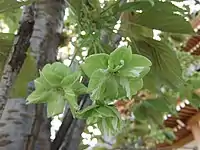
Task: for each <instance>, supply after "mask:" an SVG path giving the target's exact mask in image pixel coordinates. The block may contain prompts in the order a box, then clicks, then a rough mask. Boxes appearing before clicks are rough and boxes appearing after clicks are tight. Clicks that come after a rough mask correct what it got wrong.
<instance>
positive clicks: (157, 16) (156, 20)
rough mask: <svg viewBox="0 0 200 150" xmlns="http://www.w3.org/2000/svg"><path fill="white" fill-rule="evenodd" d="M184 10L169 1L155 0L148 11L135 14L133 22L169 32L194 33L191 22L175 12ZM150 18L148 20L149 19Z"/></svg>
mask: <svg viewBox="0 0 200 150" xmlns="http://www.w3.org/2000/svg"><path fill="white" fill-rule="evenodd" d="M177 11H178V12H180V13H183V12H184V11H183V10H182V9H180V8H178V7H176V6H175V5H173V4H172V3H169V2H156V3H155V5H154V7H152V9H150V10H149V11H144V12H142V13H141V14H137V15H136V20H135V23H136V24H139V25H142V26H145V27H148V28H151V29H157V30H162V31H165V32H171V33H182V34H191V33H194V31H193V29H192V27H191V24H190V23H189V22H188V21H186V20H185V19H184V16H181V15H178V14H175V12H177ZM149 19H150V20H149Z"/></svg>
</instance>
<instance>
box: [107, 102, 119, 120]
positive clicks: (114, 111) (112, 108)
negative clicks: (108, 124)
mask: <svg viewBox="0 0 200 150" xmlns="http://www.w3.org/2000/svg"><path fill="white" fill-rule="evenodd" d="M105 107H108V108H109V109H111V110H112V111H113V113H114V114H115V115H116V116H117V118H118V119H119V120H120V119H121V116H120V113H119V112H118V110H117V109H116V108H115V107H114V106H108V105H106V106H105Z"/></svg>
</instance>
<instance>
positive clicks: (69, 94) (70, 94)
mask: <svg viewBox="0 0 200 150" xmlns="http://www.w3.org/2000/svg"><path fill="white" fill-rule="evenodd" d="M64 91H65V98H66V100H67V103H68V104H69V106H70V110H71V112H72V114H73V116H75V113H76V111H77V110H78V108H79V107H78V104H77V98H76V95H75V93H74V91H73V90H72V89H71V88H64Z"/></svg>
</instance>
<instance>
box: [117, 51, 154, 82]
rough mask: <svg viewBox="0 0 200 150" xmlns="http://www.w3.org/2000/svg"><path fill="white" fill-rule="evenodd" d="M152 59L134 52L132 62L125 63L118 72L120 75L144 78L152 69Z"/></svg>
mask: <svg viewBox="0 0 200 150" xmlns="http://www.w3.org/2000/svg"><path fill="white" fill-rule="evenodd" d="M151 65H152V64H151V61H150V60H149V59H147V58H146V57H144V56H141V55H137V54H133V55H132V60H131V62H129V63H127V64H125V65H124V66H123V68H122V69H120V70H119V71H118V72H119V73H118V75H119V76H123V77H132V78H143V77H144V76H145V75H146V74H147V73H148V72H149V70H150V68H149V67H150V66H151Z"/></svg>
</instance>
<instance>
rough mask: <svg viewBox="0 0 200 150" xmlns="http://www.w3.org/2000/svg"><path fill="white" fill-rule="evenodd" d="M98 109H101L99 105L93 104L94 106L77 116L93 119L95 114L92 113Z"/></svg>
mask: <svg viewBox="0 0 200 150" xmlns="http://www.w3.org/2000/svg"><path fill="white" fill-rule="evenodd" d="M98 107H99V105H94V104H93V105H90V106H88V107H86V108H85V109H83V110H81V111H79V112H77V113H76V114H77V115H78V117H80V118H83V119H86V118H88V117H91V116H92V114H93V113H92V112H93V111H94V110H95V109H96V108H98Z"/></svg>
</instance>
